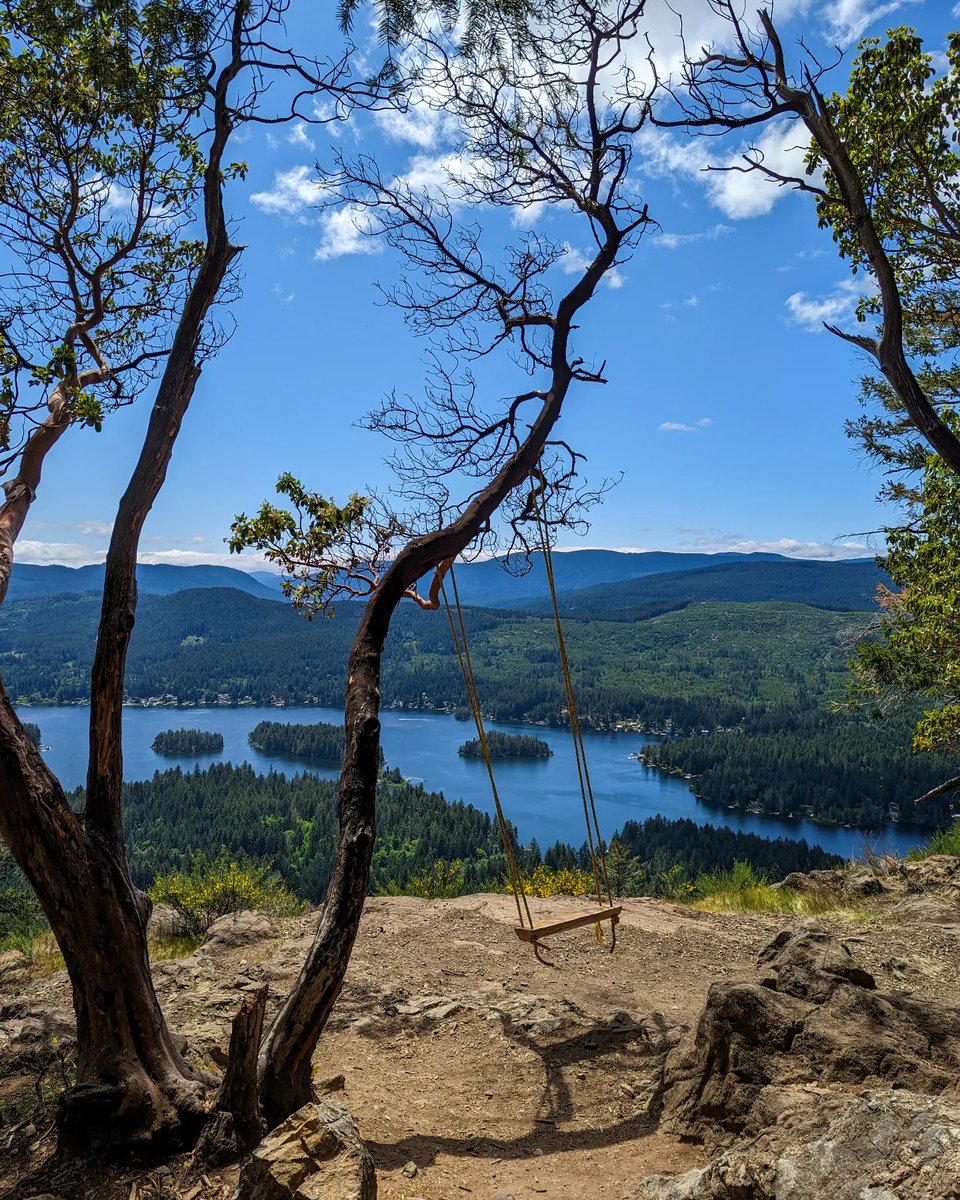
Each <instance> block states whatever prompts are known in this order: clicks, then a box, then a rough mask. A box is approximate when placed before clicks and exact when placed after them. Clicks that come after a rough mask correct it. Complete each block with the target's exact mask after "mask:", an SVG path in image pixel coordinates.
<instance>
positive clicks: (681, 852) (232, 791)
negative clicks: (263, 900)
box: [124, 765, 838, 902]
mask: <svg viewBox="0 0 960 1200" xmlns="http://www.w3.org/2000/svg"><path fill="white" fill-rule="evenodd" d="M124 803H125V809H124V811H125V813H126V828H127V840H128V844H129V848H130V856H131V862H132V865H133V869H134V873H135V877H136V879H137V882H138V883H140V884H141V885H143V886H146V885H148V884H149V883H150V882H152V880H153V878H154V876H155V875H156V874H157V873H159V872H162V871H167V870H170V869H172V868H174V867H177V866H180V865H181V864H182V863H183V862H185V861H186V860H187V858H188V857H189V855H188V852H189V851H192V850H201V851H203V852H205V853H207V854H209V855H214V854H216V853H217V851H218V850H219V849H220V847H221V846H226V847H227V849H228V850H229V851H231V852H232V853H238V852H242V853H244V854H247V855H249V856H250V857H252V858H255V859H257V860H259V861H269V862H272V863H273V864H274V867H275V868H276V870H277V871H278V872H279V873H280V875H281V876H282V877H283V878H284V880H285V881H286V882H287V883H288V884H289V886H290V887H291V888H292V889H293V890H294V891H295V892H297V894H298V895H301V896H303V897H304V898H305V899H308V900H312V901H314V902H316V901H319V900H321V899H322V897H323V894H324V891H325V889H326V884H327V878H328V875H329V871H330V867H331V864H332V862H333V851H334V845H335V841H336V784H335V783H332V782H327V781H324V780H319V779H315V778H313V777H312V776H307V775H298V776H295V777H294V778H292V779H287V778H285V777H284V776H282V775H279V774H270V775H258V774H256V772H255V771H254V770H253V768H252V767H249V766H242V767H233V766H229V765H216V766H213V767H210V768H209V769H208V770H206V771H194V772H183V771H180V770H179V769H174V770H171V771H164V772H163V773H162V774H158V775H156V776H155V777H154V778H153V779H152V780H150V781H148V782H146V783H132V784H127V785H126V786H125V789H124ZM377 814H378V826H379V830H378V836H377V849H376V853H375V857H374V865H373V880H372V885H371V886H372V887H373V888H374V889H377V888H384V887H391V886H393V885H396V886H397V887H400V888H402V887H404V886H405V885H406V884H408V883H409V881H410V879H411V877H412V876H414V875H415V874H417V873H418V872H420V871H423V870H425V869H427V868H429V867H431V866H432V865H433V863H434V862H436V861H437V860H444V861H446V862H451V861H454V860H460V861H461V862H462V863H463V864H464V868H465V874H464V885H463V890H464V891H465V892H471V891H482V890H485V889H490V888H499V887H502V886H503V881H504V879H505V878H506V864H505V862H504V857H503V851H502V847H501V844H500V838H499V835H498V833H497V828H496V823H495V822H494V821H493V820H492V819H491V818H490V817H488V816H487V815H486V814H484V813H481V812H479V811H478V810H477V809H476V808H474V807H473V806H472V805H469V804H460V803H456V804H448V803H447V802H446V801H445V800H444V799H443V797H442V796H441V795H439V794H438V793H436V792H429V791H426V790H425V789H424V788H423V787H422V786H419V785H414V784H410V783H406V782H404V780H403V779H402V778H401V777H400V775H399V773H398V772H395V771H392V772H387V773H386V774H385V775H384V776H383V777H382V779H381V782H380V791H379V797H378V805H377ZM623 839H624V843H625V846H626V848H627V852H628V854H627V857H628V859H629V860H630V865H631V868H632V870H633V871H634V872H635V876H634V878H635V879H639V878H640V874H639V873H641V872H642V871H643V870H644V869H646V871H647V874H646V875H644V876H643V878H647V877H649V886H650V888H651V890H652V891H653V892H654V893H656V892H657V889H658V887H659V888H661V889H662V888H663V887H665V886H668V884H667V883H666V881H661V882H660V883H659V884H658V882H657V880H658V876H659V874H660V872H661V871H662V870H665V869H672V868H673V867H674V866H679V867H680V870H681V871H682V872H683V873H684V874H689V875H690V876H691V877H692V876H695V875H696V874H697V873H698V872H699V871H701V870H712V869H714V868H721V869H729V867H730V866H732V864H733V862H734V860H735V859H738V858H739V859H743V860H745V861H749V862H751V863H752V864H753V865H754V866H755V867H756V869H757V870H758V871H759V872H762V873H765V874H767V875H769V877H770V878H771V879H773V878H779V877H781V876H782V875H784V874H787V873H788V872H789V871H794V870H800V871H806V870H811V869H814V868H817V867H821V866H830V865H833V864H835V863H836V862H837V861H838V860H837V859H836V858H835V857H834V856H833V855H829V854H826V853H824V851H822V850H820V849H819V848H818V847H810V846H808V845H807V843H806V842H803V841H789V840H786V839H782V838H778V839H777V840H776V841H768V840H767V839H765V838H759V837H754V836H752V835H746V834H734V833H733V832H732V831H730V830H723V831H720V835H719V836H718V831H717V830H716V829H714V828H712V827H711V826H697V825H695V824H694V823H693V822H692V821H664V820H662V819H657V820H656V821H653V822H646V823H645V824H644V825H643V826H638V825H637V824H636V823H635V822H628V824H627V826H626V827H625V829H624V831H623ZM519 857H520V861H521V865H522V867H523V869H524V870H530V869H532V868H533V867H534V866H536V865H537V864H538V863H539V862H540V861H541V851H540V849H539V848H538V847H537V845H536V843H535V842H531V843H530V844H528V845H527V846H524V847H521V848H520V854H519ZM544 858H545V859H546V861H547V862H548V863H551V864H553V865H566V864H580V865H586V863H587V862H588V861H589V857H588V855H587V852H586V850H585V849H579V848H574V847H569V846H566V847H565V846H555V847H553V848H552V849H551V850H549V851H548V852H547V853H546V855H545V856H544ZM636 886H638V888H639V883H638V884H637V885H636Z"/></svg>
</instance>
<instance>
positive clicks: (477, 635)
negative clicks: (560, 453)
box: [0, 590, 866, 730]
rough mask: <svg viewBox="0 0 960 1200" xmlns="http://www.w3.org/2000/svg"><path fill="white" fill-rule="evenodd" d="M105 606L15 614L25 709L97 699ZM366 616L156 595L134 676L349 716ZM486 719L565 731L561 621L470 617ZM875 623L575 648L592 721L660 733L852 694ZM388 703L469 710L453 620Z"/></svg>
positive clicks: (572, 636)
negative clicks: (862, 639) (857, 662)
mask: <svg viewBox="0 0 960 1200" xmlns="http://www.w3.org/2000/svg"><path fill="white" fill-rule="evenodd" d="M98 612H99V603H98V601H97V600H96V598H95V597H92V596H66V597H59V598H56V599H53V600H44V601H42V602H40V601H26V602H20V603H18V604H10V605H6V606H4V609H3V610H2V612H0V670H2V674H3V676H4V679H5V682H6V685H7V688H8V690H9V691H10V693H11V694H12V695H13V696H14V697H16V698H17V699H18V701H19V702H21V703H23V702H32V703H43V702H54V703H72V702H76V701H79V700H84V699H86V697H87V696H88V692H89V669H90V657H91V653H92V646H93V644H94V638H93V631H94V628H95V624H96V619H97V614H98ZM356 621H357V611H356V608H355V607H354V606H352V605H343V606H342V607H341V608H340V609H339V610H338V612H337V616H336V617H335V618H334V619H332V620H327V621H315V622H313V623H309V622H307V621H305V620H303V618H301V617H298V616H297V615H296V614H295V613H294V612H292V611H291V610H290V609H289V608H287V607H285V606H283V605H278V604H274V603H271V602H268V601H262V600H256V599H254V598H253V597H249V596H244V595H242V594H240V593H239V592H235V591H227V590H221V591H215V592H210V591H203V590H198V591H190V592H180V593H177V594H176V595H173V596H169V597H159V596H145V597H144V598H143V600H142V601H141V605H140V616H139V619H138V622H137V626H136V629H135V632H134V637H133V642H132V645H131V649H130V655H129V659H128V668H127V683H126V687H127V694H128V695H129V696H130V697H131V698H132V699H134V700H139V701H143V700H146V699H148V698H149V697H164V696H166V697H173V698H175V699H176V700H178V701H180V702H181V703H216V702H217V698H218V696H220V697H226V701H225V702H227V703H236V702H238V701H241V700H244V699H247V700H248V701H252V702H253V703H256V704H269V703H270V702H271V701H273V700H275V699H282V700H285V701H287V702H288V703H318V704H328V705H337V704H339V703H341V701H342V698H343V687H344V668H345V663H346V656H347V651H348V648H349V644H350V641H351V639H352V637H353V633H354V630H355V628H356ZM466 621H467V628H468V631H469V635H470V640H471V648H472V652H473V656H474V664H475V667H476V673H477V684H478V689H479V694H480V700H481V703H482V705H483V709H484V712H485V713H487V714H488V715H489V716H490V717H493V718H496V719H500V720H519V719H526V720H530V721H547V722H557V721H560V720H561V719H562V712H563V709H564V707H565V701H564V697H563V688H562V683H561V677H560V667H559V662H558V658H557V651H556V642H555V634H554V630H553V625H552V622H551V621H550V620H549V619H548V618H545V617H540V616H532V615H528V614H523V613H509V612H503V611H500V612H497V611H494V610H490V609H468V610H467V612H466ZM865 621H866V618H865V617H860V616H857V615H856V614H849V613H833V612H825V611H821V610H817V609H813V608H809V607H805V606H802V605H787V604H754V605H750V606H743V605H737V604H719V603H718V604H701V605H691V606H689V607H687V608H684V609H682V610H678V611H670V612H666V613H659V614H658V615H656V616H653V617H651V618H649V619H648V620H645V621H639V622H634V623H625V622H617V621H605V622H603V621H601V622H590V623H589V624H588V623H586V622H580V621H572V622H570V623H569V627H568V629H567V639H568V647H569V653H570V659H571V663H572V665H573V670H574V675H575V680H576V685H577V689H578V696H579V699H580V705H581V709H582V712H583V714H584V718H585V720H586V721H587V722H588V723H591V724H594V725H609V724H611V723H614V722H616V721H620V720H628V721H632V722H637V723H638V724H639V725H641V726H643V727H646V728H650V729H662V728H675V729H678V730H697V729H700V728H706V729H712V728H715V727H717V726H724V727H725V726H731V725H735V724H737V723H738V722H740V721H741V720H743V719H745V718H748V717H750V716H752V715H753V714H755V713H757V712H760V711H764V710H765V709H767V708H768V707H770V706H772V705H780V704H794V703H796V704H808V703H810V702H811V700H812V699H813V698H815V697H820V696H823V695H839V694H840V692H841V691H842V688H843V684H844V680H845V673H846V658H847V654H848V649H847V646H848V644H849V642H850V640H851V638H852V637H853V634H854V632H855V631H856V629H857V628H858V627H859V626H861V625H862V624H864V623H865ZM383 702H384V703H385V704H387V705H390V704H403V705H405V706H432V707H437V708H440V707H448V708H458V707H461V706H463V705H465V698H464V692H463V680H462V678H461V675H460V670H459V666H458V664H457V660H456V657H455V655H454V654H453V651H452V646H451V642H450V631H449V627H448V625H447V622H446V620H445V618H444V617H443V614H442V613H424V612H421V611H420V610H419V609H417V608H415V607H414V606H413V605H412V604H411V605H410V606H409V607H406V608H404V609H402V610H401V611H400V613H399V614H398V616H397V619H396V620H395V622H394V626H393V629H392V631H391V635H390V638H389V641H388V644H387V653H386V659H385V664H384V675H383Z"/></svg>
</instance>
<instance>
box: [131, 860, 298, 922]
mask: <svg viewBox="0 0 960 1200" xmlns="http://www.w3.org/2000/svg"><path fill="white" fill-rule="evenodd" d="M149 893H150V898H151V899H152V900H153V901H155V902H156V903H158V904H169V905H170V906H171V908H174V909H176V911H177V912H178V913H180V914H181V916H182V917H183V919H184V921H185V922H186V924H187V926H188V927H189V929H190V930H192V931H193V932H194V933H202V932H204V931H205V930H207V929H209V927H210V926H211V925H212V924H213V922H214V921H216V920H217V918H218V917H223V916H226V914H227V913H232V912H239V911H240V910H241V909H245V908H250V909H260V910H261V911H263V912H268V913H272V914H274V915H275V916H289V915H292V914H294V913H299V912H303V910H304V908H305V907H306V905H305V904H304V903H303V901H302V900H300V899H298V898H297V897H296V896H295V895H294V894H293V892H291V891H290V889H289V888H288V887H287V885H286V884H285V883H284V882H283V880H282V879H280V878H279V876H277V875H274V874H273V870H272V868H271V866H270V864H269V863H267V864H264V863H256V862H253V861H252V860H250V859H247V858H241V859H240V860H239V861H237V860H236V859H234V858H232V857H231V856H230V854H229V852H228V851H227V850H226V849H221V851H220V853H219V854H218V855H217V857H216V858H214V859H209V858H207V856H206V855H205V854H203V853H202V852H199V851H198V852H197V853H195V854H194V855H193V857H192V858H191V860H190V866H189V867H188V868H187V869H186V870H181V871H170V872H169V873H168V874H166V875H158V876H157V878H156V879H155V880H154V883H153V886H152V887H151V888H150V889H149Z"/></svg>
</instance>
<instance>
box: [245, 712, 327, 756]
mask: <svg viewBox="0 0 960 1200" xmlns="http://www.w3.org/2000/svg"><path fill="white" fill-rule="evenodd" d="M247 741H248V742H249V743H250V745H251V746H252V747H253V748H254V750H260V751H262V752H263V753H264V754H292V755H293V756H294V757H295V758H317V759H320V760H321V761H323V762H333V763H338V762H340V761H341V760H342V758H343V745H344V736H343V727H342V726H340V725H330V724H329V723H328V722H326V721H319V722H318V723H317V724H316V725H293V724H287V725H284V724H282V723H281V722H279V721H261V722H260V724H259V725H255V726H254V728H253V729H251V730H250V733H249V735H248V736H247Z"/></svg>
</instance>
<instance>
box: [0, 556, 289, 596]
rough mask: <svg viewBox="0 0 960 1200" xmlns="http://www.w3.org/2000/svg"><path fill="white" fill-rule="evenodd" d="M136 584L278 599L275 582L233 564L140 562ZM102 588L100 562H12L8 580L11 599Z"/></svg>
mask: <svg viewBox="0 0 960 1200" xmlns="http://www.w3.org/2000/svg"><path fill="white" fill-rule="evenodd" d="M137 586H138V588H139V590H140V594H141V595H144V596H171V595H173V593H174V592H183V591H187V590H188V589H190V588H235V589H236V590H237V591H241V592H246V593H247V595H248V596H257V597H259V598H260V599H261V600H280V599H282V597H281V596H280V590H279V586H278V585H274V586H273V587H268V586H267V585H266V584H265V583H263V582H261V581H260V580H259V579H255V578H254V577H253V576H252V575H250V574H248V573H247V572H246V571H237V570H236V569H235V568H233V567H217V566H206V565H204V566H197V567H179V566H171V565H169V564H167V563H157V564H147V563H141V564H140V566H138V567H137ZM102 591H103V564H102V563H99V564H97V565H96V566H89V567H62V566H59V565H57V564H50V565H49V566H37V565H34V564H33V563H15V564H14V568H13V575H12V577H11V580H10V591H9V599H10V600H28V599H31V598H32V597H34V596H63V595H68V594H70V595H79V594H83V593H85V592H102Z"/></svg>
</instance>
